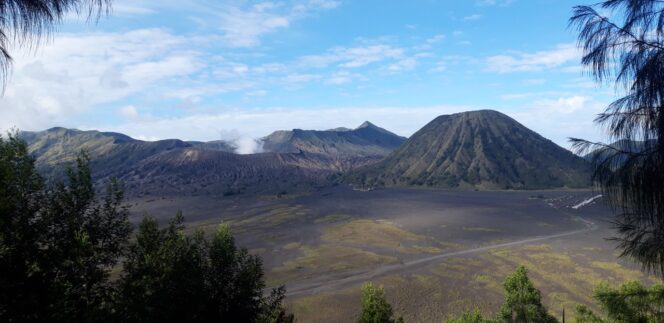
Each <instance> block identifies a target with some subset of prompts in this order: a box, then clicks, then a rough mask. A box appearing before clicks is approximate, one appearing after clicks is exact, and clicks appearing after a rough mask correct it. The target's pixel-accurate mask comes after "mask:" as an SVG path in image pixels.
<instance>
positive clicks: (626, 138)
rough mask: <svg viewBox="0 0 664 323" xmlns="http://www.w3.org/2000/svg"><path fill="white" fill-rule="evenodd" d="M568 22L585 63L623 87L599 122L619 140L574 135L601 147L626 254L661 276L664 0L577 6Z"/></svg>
mask: <svg viewBox="0 0 664 323" xmlns="http://www.w3.org/2000/svg"><path fill="white" fill-rule="evenodd" d="M600 9H601V10H602V12H601V13H600ZM570 24H571V25H572V26H576V27H578V30H579V46H580V47H581V48H582V49H583V54H584V55H583V59H582V63H583V65H585V66H586V67H587V68H588V69H589V71H590V72H591V74H592V75H593V76H594V78H595V79H596V80H597V81H599V82H605V81H606V82H609V83H614V84H615V85H616V87H617V88H618V89H620V90H622V91H624V97H622V98H620V99H618V100H616V101H615V102H613V103H612V104H611V105H609V106H608V107H607V108H606V110H605V111H604V112H603V113H601V114H600V115H599V116H598V117H597V119H596V120H595V122H596V123H597V124H599V125H600V126H602V127H604V128H605V129H606V130H607V134H608V139H609V141H611V142H620V144H618V145H607V144H604V143H594V142H589V141H586V140H582V139H574V138H573V139H571V140H572V142H573V144H574V146H575V148H576V149H577V150H578V152H580V153H585V152H588V151H591V150H596V149H603V150H604V152H603V153H602V154H595V156H596V157H597V158H595V159H594V164H595V173H594V179H595V180H596V182H597V183H599V185H600V187H601V190H602V191H603V192H604V193H605V195H606V196H607V197H608V199H609V201H610V204H611V205H612V206H613V207H614V209H615V210H616V211H617V213H619V214H618V216H617V218H616V220H615V223H616V226H617V229H618V237H616V240H618V241H619V246H620V248H621V249H622V255H623V256H629V257H631V258H633V259H635V260H637V261H639V262H640V263H641V264H642V265H643V266H644V268H645V269H646V270H648V271H651V272H655V273H658V274H659V275H664V171H662V170H663V169H664V141H663V140H662V139H663V138H664V108H663V106H662V104H663V100H664V2H663V1H658V0H605V1H602V2H600V3H598V4H595V5H592V6H577V7H575V8H574V14H573V16H572V18H571V19H570Z"/></svg>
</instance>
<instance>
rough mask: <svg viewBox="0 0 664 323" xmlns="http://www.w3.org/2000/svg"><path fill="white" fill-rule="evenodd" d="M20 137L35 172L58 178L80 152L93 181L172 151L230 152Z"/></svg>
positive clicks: (55, 134)
mask: <svg viewBox="0 0 664 323" xmlns="http://www.w3.org/2000/svg"><path fill="white" fill-rule="evenodd" d="M19 136H20V137H21V138H22V139H24V140H25V141H26V142H27V143H28V150H29V151H30V153H32V154H33V155H35V156H36V164H37V168H38V169H39V170H40V171H41V172H42V173H43V174H45V175H46V176H47V177H51V176H58V175H59V173H60V172H61V171H62V167H61V166H62V165H65V164H68V163H71V162H73V161H74V159H75V158H76V156H77V154H78V153H79V152H80V151H85V152H86V153H87V154H88V155H89V156H90V159H91V166H92V167H93V170H94V171H95V176H96V177H105V176H107V175H109V174H120V173H122V171H123V170H126V169H128V168H130V167H131V166H132V165H133V164H134V163H136V162H138V161H142V160H144V159H146V158H148V157H150V156H154V155H157V154H160V153H163V152H167V151H170V150H173V149H182V148H188V147H193V146H194V145H196V146H205V147H213V149H214V150H223V149H225V148H226V147H228V149H230V150H229V151H232V149H233V148H232V146H231V145H230V144H227V143H224V142H210V143H198V142H193V143H187V142H184V141H182V140H178V139H167V140H158V141H141V140H136V139H133V138H131V137H129V136H126V135H123V134H120V133H114V132H100V131H95V130H90V131H82V130H77V129H66V128H60V127H56V128H51V129H48V130H44V131H38V132H30V131H23V132H20V133H19Z"/></svg>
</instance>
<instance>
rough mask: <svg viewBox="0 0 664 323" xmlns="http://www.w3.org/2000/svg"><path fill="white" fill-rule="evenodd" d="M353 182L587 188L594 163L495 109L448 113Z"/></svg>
mask: <svg viewBox="0 0 664 323" xmlns="http://www.w3.org/2000/svg"><path fill="white" fill-rule="evenodd" d="M347 179H348V180H349V181H351V182H355V183H362V184H365V185H378V186H383V185H384V186H428V187H441V188H475V189H542V188H560V187H572V188H576V187H587V186H588V185H589V181H590V175H589V164H588V163H587V162H586V161H585V160H583V159H582V158H581V157H578V156H576V155H574V154H573V153H571V152H570V151H568V150H566V149H564V148H562V147H560V146H558V145H556V144H555V143H553V142H552V141H550V140H548V139H546V138H544V137H542V136H540V135H539V134H537V133H535V132H534V131H532V130H530V129H528V128H526V127H525V126H523V125H521V124H520V123H518V122H517V121H515V120H513V119H512V118H510V117H508V116H506V115H504V114H502V113H500V112H497V111H492V110H481V111H471V112H464V113H457V114H452V115H443V116H439V117H438V118H436V119H434V120H433V121H431V122H430V123H429V124H427V125H426V126H424V128H422V129H420V130H419V131H418V132H417V133H415V134H414V135H413V136H412V137H410V138H409V139H408V140H407V141H406V142H405V143H404V144H403V145H402V146H401V147H400V148H399V149H397V150H396V151H394V152H393V153H392V154H390V155H389V156H388V157H386V158H385V159H384V160H382V161H381V162H379V163H377V164H374V165H371V166H367V167H364V168H362V169H361V170H358V171H356V172H353V173H352V174H350V175H349V176H348V177H347Z"/></svg>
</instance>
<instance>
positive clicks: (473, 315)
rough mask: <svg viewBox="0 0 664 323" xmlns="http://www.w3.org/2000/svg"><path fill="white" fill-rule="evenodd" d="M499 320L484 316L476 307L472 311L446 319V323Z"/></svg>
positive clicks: (474, 322)
mask: <svg viewBox="0 0 664 323" xmlns="http://www.w3.org/2000/svg"><path fill="white" fill-rule="evenodd" d="M495 322H497V321H494V320H490V319H486V318H484V316H482V313H481V312H480V310H479V309H474V310H472V311H465V312H464V313H463V314H462V315H461V316H460V317H458V318H451V319H448V320H446V321H445V323H495Z"/></svg>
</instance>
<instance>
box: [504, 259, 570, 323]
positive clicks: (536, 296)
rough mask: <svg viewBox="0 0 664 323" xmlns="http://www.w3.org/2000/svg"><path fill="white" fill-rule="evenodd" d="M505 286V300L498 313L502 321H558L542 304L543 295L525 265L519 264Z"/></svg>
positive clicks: (524, 322) (540, 322)
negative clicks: (529, 276) (529, 275)
mask: <svg viewBox="0 0 664 323" xmlns="http://www.w3.org/2000/svg"><path fill="white" fill-rule="evenodd" d="M503 287H504V288H505V301H504V302H503V305H502V306H501V307H500V311H499V313H498V318H499V319H501V320H502V321H504V322H515V323H516V322H519V323H521V322H523V323H526V322H538V323H545V322H557V320H556V319H555V318H554V317H553V316H551V315H550V314H549V313H548V312H547V311H546V308H545V307H544V305H542V295H541V293H540V291H539V290H538V289H537V288H535V286H534V285H533V283H532V281H530V278H528V271H527V270H526V268H525V267H523V266H519V267H518V268H517V269H516V271H515V272H514V273H513V274H511V275H509V276H507V278H506V279H505V282H504V283H503Z"/></svg>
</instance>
